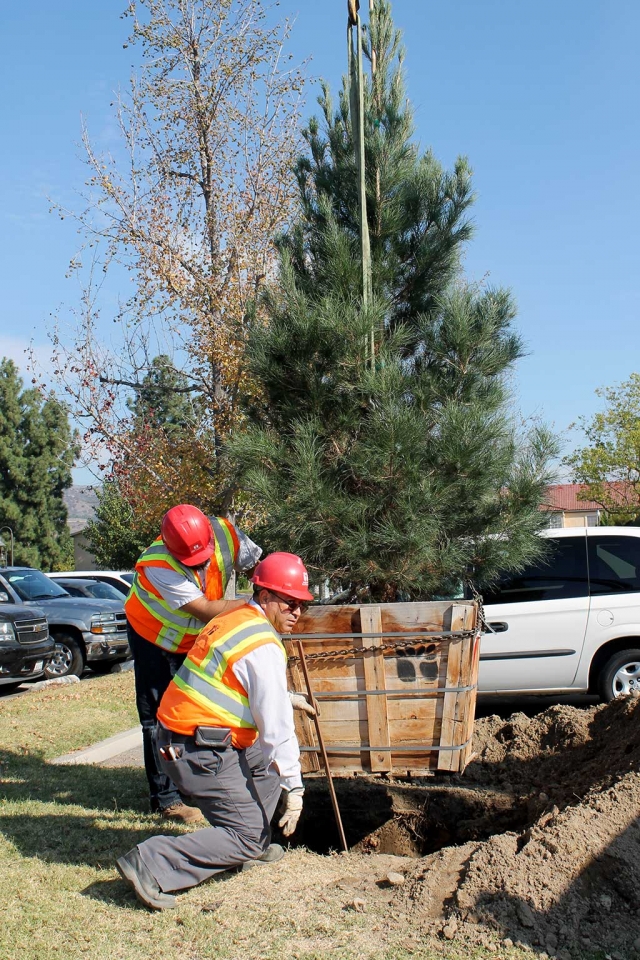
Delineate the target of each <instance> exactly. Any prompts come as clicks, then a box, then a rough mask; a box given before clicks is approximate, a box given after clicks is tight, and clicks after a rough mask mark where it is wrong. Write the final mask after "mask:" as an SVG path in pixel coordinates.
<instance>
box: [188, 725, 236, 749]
mask: <svg viewBox="0 0 640 960" xmlns="http://www.w3.org/2000/svg"><path fill="white" fill-rule="evenodd" d="M195 744H196V746H197V747H214V748H215V749H216V750H224V749H225V747H228V746H230V744H231V730H229V728H228V727H196V733H195Z"/></svg>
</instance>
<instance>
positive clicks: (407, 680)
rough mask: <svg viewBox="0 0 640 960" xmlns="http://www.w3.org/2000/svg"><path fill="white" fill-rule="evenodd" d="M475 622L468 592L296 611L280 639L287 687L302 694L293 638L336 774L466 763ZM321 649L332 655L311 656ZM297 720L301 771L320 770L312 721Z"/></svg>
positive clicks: (298, 716)
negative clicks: (446, 598)
mask: <svg viewBox="0 0 640 960" xmlns="http://www.w3.org/2000/svg"><path fill="white" fill-rule="evenodd" d="M476 625H477V607H476V604H475V603H471V602H466V601H459V602H455V603H451V602H429V603H382V604H377V605H374V604H371V605H368V604H367V605H365V604H353V605H344V606H317V607H311V608H310V609H309V610H308V611H307V612H306V613H305V614H304V615H303V616H302V617H301V618H300V620H299V621H298V625H297V627H296V630H297V633H296V634H295V635H294V636H293V638H291V639H288V638H286V637H285V638H283V639H284V642H285V647H286V648H287V653H288V654H289V657H290V659H289V667H288V670H289V683H290V689H293V690H296V691H299V692H301V693H306V684H305V680H304V674H303V672H302V669H301V666H300V659H299V655H298V654H299V650H298V642H300V643H302V647H303V651H304V655H305V659H306V663H307V669H308V671H309V678H310V681H311V689H312V692H313V695H314V697H315V698H316V700H317V702H318V703H319V705H320V727H321V730H322V735H323V738H324V741H325V745H326V747H327V752H328V755H329V761H330V767H331V772H332V774H333V775H334V776H338V777H347V776H352V775H354V774H363V773H365V774H370V773H387V774H394V775H397V776H407V775H412V776H425V775H428V774H434V773H436V772H438V771H452V772H456V771H458V772H461V771H462V770H464V768H465V766H466V764H467V762H468V759H469V756H470V753H471V738H472V735H473V723H474V717H475V703H476V690H477V676H478V656H479V637H478V635H477V631H476ZM397 644H407V645H408V646H407V647H406V648H405V649H401V648H399V647H398V646H396V645H397ZM354 648H355V649H354ZM365 648H372V649H365ZM344 650H348V651H349V652H347V653H340V651H344ZM329 652H331V653H333V652H335V653H336V655H335V656H330V657H326V656H325V657H316V655H317V654H327V653H329ZM295 721H296V732H297V735H298V740H299V743H300V750H301V754H302V771H303V773H304V774H305V775H306V776H314V775H322V774H323V773H324V769H323V765H322V756H321V754H320V751H319V747H318V742H317V736H316V729H315V724H314V721H313V719H311V718H309V717H307V715H306V714H304V713H302V712H301V711H299V710H296V711H295Z"/></svg>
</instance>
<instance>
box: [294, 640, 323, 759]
mask: <svg viewBox="0 0 640 960" xmlns="http://www.w3.org/2000/svg"><path fill="white" fill-rule="evenodd" d="M289 649H290V645H289ZM287 652H289V651H287ZM289 678H290V681H291V684H290V689H291V690H294V691H295V692H296V693H306V684H305V682H304V679H303V677H302V671H301V670H300V667H299V666H298V663H297V662H296V661H291V662H290V663H289ZM293 720H294V724H295V730H296V737H297V738H298V743H299V744H300V746H301V747H302V746H305V747H313V746H316V736H315V729H314V726H313V721H312V720H311V717H309V716H307V714H306V713H305V712H304V710H294V711H293ZM300 765H301V769H302V773H303V775H304V774H310V773H311V774H313V773H320V757H319V755H318V754H317V753H302V754H301V755H300Z"/></svg>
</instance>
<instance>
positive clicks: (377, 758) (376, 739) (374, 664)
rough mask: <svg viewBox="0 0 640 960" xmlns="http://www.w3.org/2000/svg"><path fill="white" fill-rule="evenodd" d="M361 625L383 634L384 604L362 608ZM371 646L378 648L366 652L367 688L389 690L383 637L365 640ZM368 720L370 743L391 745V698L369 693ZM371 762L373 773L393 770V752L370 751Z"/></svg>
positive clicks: (367, 699)
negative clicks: (386, 685)
mask: <svg viewBox="0 0 640 960" xmlns="http://www.w3.org/2000/svg"><path fill="white" fill-rule="evenodd" d="M360 626H361V629H362V632H363V633H382V617H381V613H380V607H379V606H377V605H376V604H371V605H370V606H362V607H361V608H360ZM362 642H363V644H364V645H365V646H367V647H369V646H373V647H378V648H379V651H378V650H376V651H375V652H373V653H365V654H363V664H364V681H365V683H366V688H367V690H384V689H385V675H384V674H385V669H384V649H383V646H382V638H381V637H374V638H367V639H363V641H362ZM366 701H367V722H368V725H369V741H368V742H369V744H371V745H373V746H376V747H389V746H391V740H390V738H389V717H388V713H387V698H386V697H376V696H368V697H367V698H366ZM369 764H370V768H371V772H372V773H386V772H388V771H390V770H391V767H392V764H391V754H390V753H387V752H385V753H371V754H369Z"/></svg>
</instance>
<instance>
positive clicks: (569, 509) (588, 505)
mask: <svg viewBox="0 0 640 960" xmlns="http://www.w3.org/2000/svg"><path fill="white" fill-rule="evenodd" d="M584 489H585V484H583V483H555V484H553V486H550V487H547V500H546V504H545V505H544V506H543V507H542V509H543V510H547V511H548V512H549V526H550V527H597V526H598V524H599V523H600V518H601V514H602V507H601V506H600V504H599V503H596V502H595V500H579V499H578V495H579V494H580V493H581V492H582V491H583V490H584Z"/></svg>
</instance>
